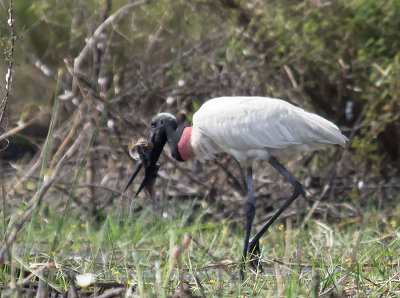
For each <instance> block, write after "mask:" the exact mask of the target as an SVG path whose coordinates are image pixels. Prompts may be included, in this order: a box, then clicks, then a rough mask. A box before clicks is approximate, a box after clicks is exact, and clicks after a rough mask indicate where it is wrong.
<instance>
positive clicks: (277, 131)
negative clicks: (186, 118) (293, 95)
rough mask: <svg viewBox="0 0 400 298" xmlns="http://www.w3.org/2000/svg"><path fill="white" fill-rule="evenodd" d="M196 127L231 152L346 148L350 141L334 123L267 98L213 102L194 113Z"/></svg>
mask: <svg viewBox="0 0 400 298" xmlns="http://www.w3.org/2000/svg"><path fill="white" fill-rule="evenodd" d="M193 127H194V128H195V129H197V130H198V131H199V132H200V133H201V135H202V136H203V137H205V138H206V139H209V140H212V141H213V142H214V143H215V144H216V145H218V146H219V147H220V148H221V149H222V150H223V151H227V152H229V151H228V150H230V149H234V150H238V151H246V150H252V149H264V148H273V149H277V148H286V147H289V146H291V147H295V146H298V147H299V149H307V146H308V147H309V149H313V145H315V144H318V143H323V144H339V145H344V144H345V142H346V141H347V138H346V137H345V136H343V135H342V134H341V132H340V131H339V129H338V127H337V126H336V125H335V124H333V123H332V122H330V121H328V120H326V119H324V118H322V117H320V116H318V115H316V114H313V113H309V112H306V111H304V110H303V109H301V108H298V107H296V106H294V105H292V104H290V103H288V102H286V101H283V100H280V99H275V98H267V97H219V98H214V99H211V100H209V101H207V102H206V103H205V104H203V105H202V107H201V108H200V109H199V110H198V111H197V112H196V113H195V114H194V116H193ZM316 147H317V146H316Z"/></svg>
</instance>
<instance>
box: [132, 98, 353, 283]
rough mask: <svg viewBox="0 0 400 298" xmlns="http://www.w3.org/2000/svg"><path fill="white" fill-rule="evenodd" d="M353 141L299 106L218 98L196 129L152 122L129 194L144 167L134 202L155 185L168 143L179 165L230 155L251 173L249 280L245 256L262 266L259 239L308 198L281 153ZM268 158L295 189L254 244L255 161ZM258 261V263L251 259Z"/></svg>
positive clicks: (196, 119)
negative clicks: (301, 198)
mask: <svg viewBox="0 0 400 298" xmlns="http://www.w3.org/2000/svg"><path fill="white" fill-rule="evenodd" d="M347 141H348V139H347V137H346V136H344V135H343V134H342V133H341V132H340V130H339V128H338V127H337V126H336V125H335V124H333V123H332V122H330V121H328V120H326V119H325V118H322V117H321V116H318V115H316V114H313V113H310V112H307V111H305V110H303V109H301V108H299V107H296V106H294V105H292V104H290V103H288V102H286V101H284V100H281V99H276V98H269V97H247V96H240V97H218V98H213V99H210V100H208V101H206V102H205V103H204V104H203V105H202V106H201V107H200V109H199V110H198V111H197V112H196V113H195V114H194V115H193V125H192V126H189V127H185V126H178V123H177V120H176V118H175V117H174V116H173V115H171V114H168V113H160V114H158V115H157V116H156V117H154V118H153V119H152V120H151V123H150V132H149V134H148V136H147V142H148V143H151V148H150V149H149V151H148V154H147V155H146V154H142V155H141V157H142V159H144V160H142V161H141V162H139V163H138V164H137V166H136V168H135V170H134V172H133V174H132V176H131V177H130V179H129V181H128V183H127V185H126V187H125V190H126V189H127V188H128V186H129V185H130V184H131V182H132V181H133V179H134V178H135V176H136V175H137V173H138V172H139V170H140V168H141V167H142V164H145V168H146V174H145V178H144V180H143V182H142V183H141V185H140V187H139V189H138V191H137V192H136V195H135V197H136V196H137V195H138V194H139V192H140V191H141V189H142V188H143V187H145V186H146V184H151V183H154V181H155V178H156V173H157V170H158V167H159V165H158V164H157V160H158V158H159V156H160V154H161V152H162V150H163V148H164V146H165V144H166V143H168V145H169V148H170V152H171V155H172V156H173V157H174V158H175V159H176V160H177V161H179V162H184V161H186V160H188V159H191V158H196V159H198V160H200V161H205V160H209V159H213V158H214V157H215V156H216V154H218V153H221V152H226V153H228V154H231V155H232V156H233V157H234V158H236V159H237V160H238V161H239V162H240V163H241V164H242V165H243V166H244V167H246V168H247V187H248V206H247V212H246V219H247V222H246V230H245V238H244V247H243V255H242V260H243V262H242V266H241V270H240V273H241V277H242V279H243V278H244V269H245V267H244V266H245V263H246V257H247V254H248V253H249V254H250V255H251V256H252V257H255V260H257V261H254V260H253V261H251V264H252V266H253V267H254V268H256V269H258V270H262V268H261V264H260V247H259V240H260V237H261V236H262V235H263V234H264V233H265V231H267V230H268V228H269V227H270V226H271V224H272V223H273V222H274V221H275V220H276V219H277V218H278V217H279V215H280V214H281V213H282V212H283V211H284V210H285V209H286V208H287V207H288V206H289V205H290V204H291V203H292V202H293V201H294V200H295V199H296V198H297V197H298V196H299V195H300V194H302V193H303V187H302V185H301V183H300V182H299V181H297V180H296V178H295V177H294V176H293V175H292V174H291V173H289V172H288V171H287V170H286V169H285V167H284V166H283V165H281V164H280V163H279V162H278V160H277V159H276V158H275V157H274V156H276V155H278V154H280V153H293V152H296V151H304V150H305V151H313V150H319V149H324V148H325V147H326V146H327V145H335V144H337V145H340V146H343V147H344V146H345V144H346V142H347ZM257 159H264V160H266V161H267V162H268V163H269V164H271V166H272V167H273V168H275V169H276V170H277V171H278V172H279V173H280V174H281V175H283V176H284V177H285V178H286V179H287V180H288V181H289V182H290V183H291V184H292V186H293V193H292V195H291V196H290V197H289V198H288V199H287V200H286V201H285V202H284V204H283V205H282V206H281V207H280V208H279V209H278V210H277V211H276V212H275V214H274V215H273V216H272V217H271V218H270V219H269V220H268V221H267V222H266V223H265V225H264V226H263V227H262V228H261V230H260V231H259V232H257V233H256V234H255V235H254V236H253V237H252V238H251V240H250V232H251V226H252V223H253V219H254V214H255V207H254V189H253V168H252V163H253V161H254V160H257ZM252 259H253V258H252Z"/></svg>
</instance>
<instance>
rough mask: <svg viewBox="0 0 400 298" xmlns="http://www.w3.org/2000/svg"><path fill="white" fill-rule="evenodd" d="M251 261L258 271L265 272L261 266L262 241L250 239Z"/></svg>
mask: <svg viewBox="0 0 400 298" xmlns="http://www.w3.org/2000/svg"><path fill="white" fill-rule="evenodd" d="M249 262H250V264H251V266H252V267H253V268H254V270H256V272H264V270H263V268H262V266H261V251H260V242H259V241H258V240H257V241H254V240H252V241H250V243H249Z"/></svg>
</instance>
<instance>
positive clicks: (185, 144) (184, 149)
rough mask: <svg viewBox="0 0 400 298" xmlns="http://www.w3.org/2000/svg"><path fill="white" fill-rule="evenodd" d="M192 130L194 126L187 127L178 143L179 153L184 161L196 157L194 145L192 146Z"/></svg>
mask: <svg viewBox="0 0 400 298" xmlns="http://www.w3.org/2000/svg"><path fill="white" fill-rule="evenodd" d="M192 128H193V126H190V127H185V129H184V130H183V133H182V136H181V139H180V140H179V143H178V151H179V154H180V156H181V157H182V159H183V160H188V159H190V158H192V157H194V155H195V154H194V151H193V148H192V145H191V144H190V135H191V134H192Z"/></svg>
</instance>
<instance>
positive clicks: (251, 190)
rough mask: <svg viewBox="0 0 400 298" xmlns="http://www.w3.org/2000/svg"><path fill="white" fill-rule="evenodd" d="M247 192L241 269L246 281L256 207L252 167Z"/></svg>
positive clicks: (249, 171) (248, 174)
mask: <svg viewBox="0 0 400 298" xmlns="http://www.w3.org/2000/svg"><path fill="white" fill-rule="evenodd" d="M247 191H248V193H249V201H248V205H247V212H246V219H247V221H246V234H245V237H244V246H243V256H242V261H243V262H242V266H241V268H240V277H241V278H242V280H243V279H244V270H245V267H246V256H247V250H248V248H249V239H250V232H251V225H252V223H253V219H254V214H255V207H254V188H253V169H252V167H251V166H249V167H248V168H247Z"/></svg>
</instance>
